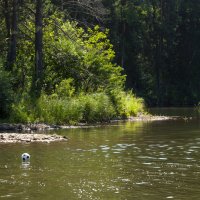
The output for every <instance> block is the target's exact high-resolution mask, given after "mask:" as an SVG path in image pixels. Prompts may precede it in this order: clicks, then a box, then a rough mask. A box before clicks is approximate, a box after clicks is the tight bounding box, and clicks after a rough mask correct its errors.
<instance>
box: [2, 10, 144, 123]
mask: <svg viewBox="0 0 200 200" xmlns="http://www.w3.org/2000/svg"><path fill="white" fill-rule="evenodd" d="M23 23H24V24H26V28H24V27H23V26H22V27H21V29H22V30H23V33H24V34H26V35H29V37H30V38H23V37H22V38H20V39H19V44H18V51H17V54H16V59H15V62H14V63H13V65H12V70H7V69H6V68H5V67H4V65H5V64H4V63H6V61H5V60H1V67H0V71H1V73H0V87H1V88H0V100H1V105H0V113H1V117H2V118H5V117H7V118H8V119H9V120H10V121H11V122H22V123H30V122H44V123H56V124H77V123H79V122H85V123H94V122H105V121H109V120H111V119H113V118H127V117H129V116H135V115H137V114H138V113H142V112H143V111H144V103H143V100H142V99H140V98H136V96H135V95H134V94H133V93H132V91H128V92H125V90H124V86H125V80H126V76H125V75H123V69H122V68H121V67H120V66H117V65H116V64H115V63H114V62H113V59H114V57H115V52H114V51H113V46H112V44H111V43H110V40H109V39H108V37H107V35H108V30H104V31H101V30H100V28H99V26H95V27H94V28H87V29H83V28H81V27H79V26H78V25H77V23H76V22H73V21H69V20H64V18H63V16H62V15H61V13H56V12H55V13H54V14H52V15H50V16H49V17H48V18H45V19H44V23H45V27H44V28H43V38H42V39H43V55H44V56H43V63H42V64H43V66H44V69H43V72H41V71H39V73H41V75H40V76H38V77H37V78H36V71H35V67H36V66H35V62H34V60H35V57H36V55H35V51H36V50H35V46H34V45H35V43H34V37H35V36H34V34H32V35H31V34H30V33H34V30H35V25H34V23H33V22H32V20H31V19H29V18H27V19H26V20H25V21H24V22H23ZM27 27H28V32H27V33H26V31H27ZM37 73H38V72H37ZM37 84H41V85H39V86H38V85H37Z"/></svg>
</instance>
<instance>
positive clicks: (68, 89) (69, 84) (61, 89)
mask: <svg viewBox="0 0 200 200" xmlns="http://www.w3.org/2000/svg"><path fill="white" fill-rule="evenodd" d="M74 92H75V88H74V87H73V79H72V78H68V79H64V80H62V81H61V82H60V83H59V85H56V89H55V95H58V96H59V97H71V96H72V95H73V94H74Z"/></svg>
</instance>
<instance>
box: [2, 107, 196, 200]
mask: <svg viewBox="0 0 200 200" xmlns="http://www.w3.org/2000/svg"><path fill="white" fill-rule="evenodd" d="M167 111H168V112H171V111H170V110H167ZM152 112H157V114H158V112H161V110H160V111H159V110H156V111H155V110H154V111H152ZM163 112H164V111H163V110H162V112H161V113H160V114H163ZM174 112H175V111H173V115H174ZM181 113H183V115H184V116H187V117H190V116H192V117H193V118H192V119H184V120H183V119H182V120H172V121H159V122H124V123H118V124H113V125H112V126H103V127H98V128H88V129H72V130H62V131H58V132H57V133H58V134H62V135H66V136H67V137H69V138H70V140H69V141H68V142H59V143H51V144H47V143H45V144H40V143H35V144H0V199H13V200H21V199H34V200H35V199H36V200H37V199H38V200H41V199H48V200H55V199H58V200H60V199H61V200H62V199H63V200H64V199H69V200H71V199H72V200H76V199H83V200H84V199H85V200H89V199H91V200H98V199H99V200H100V199H105V200H106V199H113V200H125V199H127V200H132V199H136V200H161V199H176V200H177V199H181V200H184V199H185V200H188V199H193V200H197V199H199V198H200V184H199V182H200V121H199V119H198V117H196V116H197V113H196V112H195V111H194V110H192V109H187V112H186V111H183V109H179V110H176V112H175V114H176V115H178V114H181ZM194 113H195V114H194ZM24 152H28V153H30V154H31V161H30V164H27V165H24V164H22V163H21V158H20V156H21V154H22V153H24Z"/></svg>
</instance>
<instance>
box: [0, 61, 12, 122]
mask: <svg viewBox="0 0 200 200" xmlns="http://www.w3.org/2000/svg"><path fill="white" fill-rule="evenodd" d="M0 62H2V61H1V60H0ZM1 64H2V63H0V118H2V117H5V116H8V114H9V112H10V108H11V103H12V101H13V90H12V84H11V82H12V78H11V76H10V73H8V72H7V71H5V70H4V69H3V67H2V65H1Z"/></svg>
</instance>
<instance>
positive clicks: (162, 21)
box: [0, 0, 200, 123]
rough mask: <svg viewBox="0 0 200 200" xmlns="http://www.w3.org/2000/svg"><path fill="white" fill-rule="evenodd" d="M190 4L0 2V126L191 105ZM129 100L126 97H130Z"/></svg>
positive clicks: (194, 56)
mask: <svg viewBox="0 0 200 200" xmlns="http://www.w3.org/2000/svg"><path fill="white" fill-rule="evenodd" d="M198 1H199V0H34V1H31V0H27V1H24V0H0V19H1V21H0V23H1V25H0V51H1V54H0V118H9V119H10V120H11V121H15V122H18V121H19V122H33V121H34V122H37V121H39V122H41V121H43V122H49V123H54V122H55V123H77V122H81V121H83V122H93V121H107V120H109V119H111V118H114V117H128V116H131V115H137V114H138V113H141V112H143V107H144V106H143V100H142V99H141V98H138V97H136V95H137V96H139V97H142V98H143V99H144V100H145V103H146V104H147V105H149V106H188V105H190V106H193V105H197V104H198V102H199V99H200V81H199V77H200V68H198V66H199V65H200V64H199V63H200V48H199V47H200V41H199V38H200V26H199V24H200V2H198ZM135 94H136V95H135Z"/></svg>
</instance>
